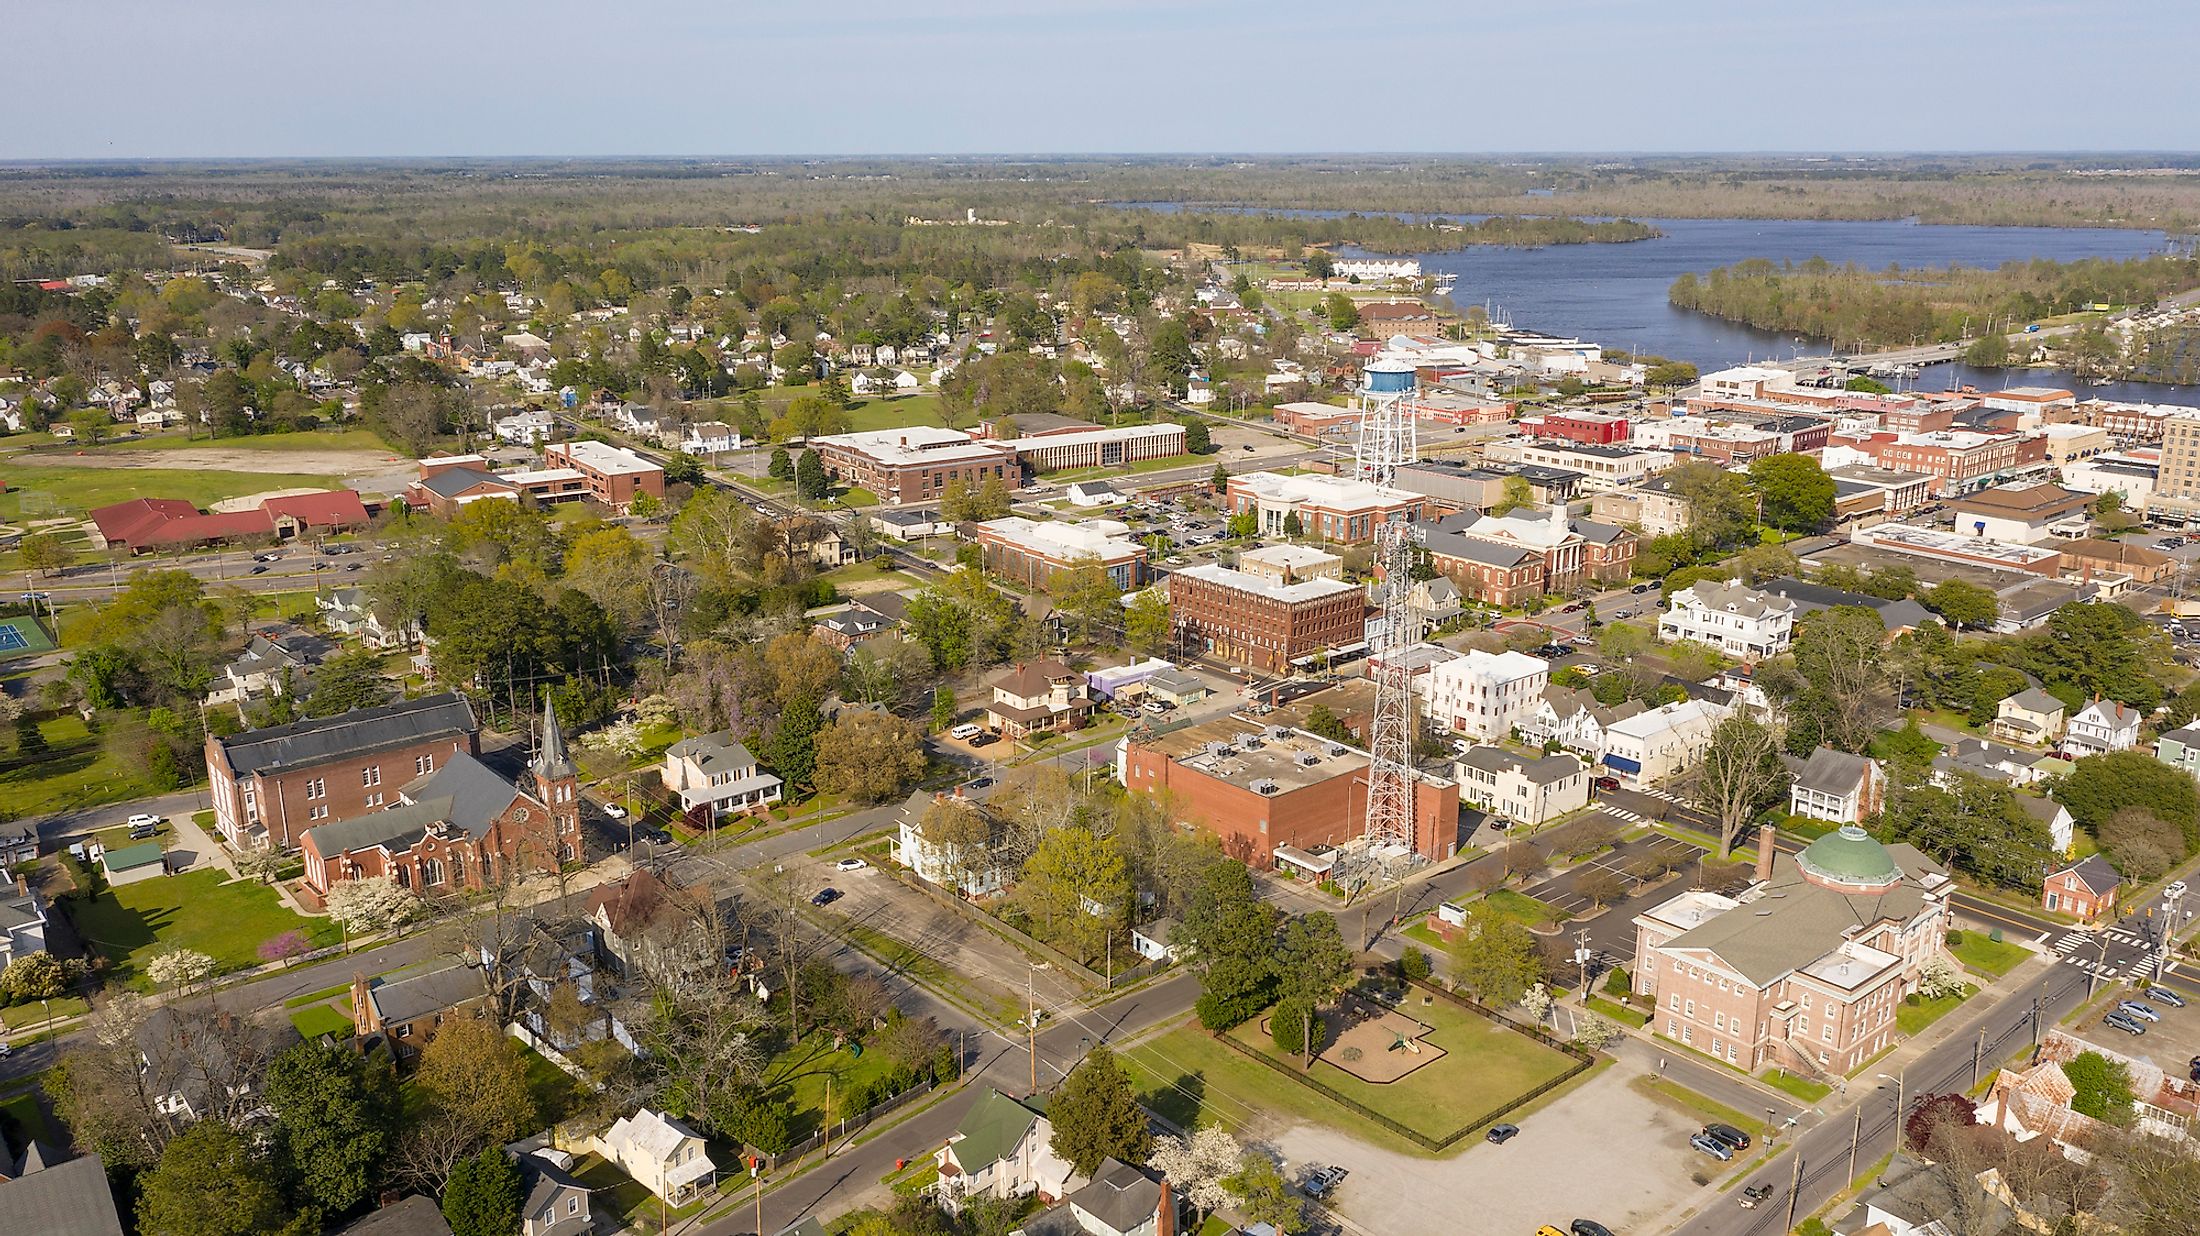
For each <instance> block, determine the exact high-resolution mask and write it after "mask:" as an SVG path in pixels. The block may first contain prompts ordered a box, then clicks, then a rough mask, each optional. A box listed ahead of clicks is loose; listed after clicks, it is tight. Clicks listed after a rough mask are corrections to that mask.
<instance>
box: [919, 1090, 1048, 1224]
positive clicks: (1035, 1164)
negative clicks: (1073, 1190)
mask: <svg viewBox="0 0 2200 1236" xmlns="http://www.w3.org/2000/svg"><path fill="white" fill-rule="evenodd" d="M1053 1139H1054V1126H1053V1124H1051V1123H1050V1122H1049V1121H1048V1120H1047V1118H1046V1116H1045V1115H1044V1114H1043V1113H1042V1112H1041V1111H1040V1110H1039V1109H1037V1108H1034V1107H1032V1106H1030V1105H1028V1104H1025V1103H1023V1102H1021V1101H1019V1100H1016V1099H1012V1098H1009V1097H1008V1096H1007V1095H1005V1094H1002V1093H1001V1092H1000V1091H998V1090H987V1091H986V1092H985V1094H984V1095H983V1096H981V1097H980V1098H979V1099H978V1101H977V1102H975V1103H973V1104H971V1105H970V1110H969V1111H968V1112H966V1113H964V1115H963V1118H962V1123H961V1124H959V1125H957V1126H956V1128H955V1131H954V1133H952V1134H951V1135H949V1137H948V1139H947V1141H946V1142H945V1143H944V1144H942V1145H941V1146H940V1148H939V1149H938V1150H935V1151H933V1152H932V1160H933V1163H934V1165H935V1166H936V1167H937V1168H938V1169H939V1181H938V1182H937V1183H936V1184H934V1185H933V1186H932V1190H933V1194H934V1196H935V1197H937V1198H938V1200H939V1202H940V1204H941V1205H942V1206H944V1207H946V1208H947V1209H948V1210H950V1211H953V1210H959V1209H960V1208H961V1205H962V1201H963V1199H964V1198H969V1197H995V1198H1011V1197H1026V1196H1029V1195H1031V1194H1037V1195H1039V1197H1040V1198H1041V1199H1043V1200H1046V1201H1053V1200H1055V1199H1058V1198H1060V1197H1061V1196H1063V1194H1065V1193H1067V1192H1068V1191H1069V1180H1070V1175H1071V1172H1070V1166H1069V1163H1068V1162H1067V1161H1066V1160H1064V1159H1063V1158H1062V1157H1061V1156H1060V1155H1057V1154H1055V1153H1054V1148H1053V1146H1052V1145H1051V1144H1050V1143H1051V1142H1052V1141H1053Z"/></svg>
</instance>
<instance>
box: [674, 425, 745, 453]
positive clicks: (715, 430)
mask: <svg viewBox="0 0 2200 1236" xmlns="http://www.w3.org/2000/svg"><path fill="white" fill-rule="evenodd" d="M740 449H741V431H739V430H737V429H735V428H734V427H733V426H731V425H728V424H727V423H725V422H724V421H698V422H696V423H695V424H692V425H689V426H688V427H687V428H685V429H683V430H681V431H680V452H681V453H682V454H685V455H701V456H705V457H708V456H711V455H717V454H720V453H722V452H725V451H738V450H740Z"/></svg>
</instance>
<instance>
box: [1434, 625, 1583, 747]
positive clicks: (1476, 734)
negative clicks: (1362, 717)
mask: <svg viewBox="0 0 2200 1236" xmlns="http://www.w3.org/2000/svg"><path fill="white" fill-rule="evenodd" d="M1550 681H1551V665H1550V662H1548V661H1544V660H1542V659H1540V658H1538V657H1531V656H1529V655H1528V654H1526V653H1524V652H1509V651H1508V652H1499V653H1489V652H1484V651H1482V650H1481V649H1479V648H1474V649H1469V650H1468V651H1467V652H1466V654H1465V655H1463V656H1458V657H1453V658H1451V659H1449V660H1446V661H1443V662H1440V663H1438V664H1436V665H1434V666H1433V667H1431V668H1430V669H1429V670H1428V672H1427V673H1425V674H1420V675H1417V676H1414V677H1413V679H1412V682H1413V686H1414V689H1415V690H1416V691H1417V692H1418V693H1419V694H1420V696H1421V697H1422V700H1423V701H1424V708H1425V715H1426V716H1427V718H1428V721H1429V724H1430V725H1433V726H1435V727H1437V728H1438V729H1441V730H1443V731H1444V732H1446V733H1450V734H1463V735H1466V736H1467V737H1470V738H1478V739H1483V740H1485V741H1492V740H1495V739H1499V738H1504V737H1507V736H1509V735H1510V734H1511V733H1512V731H1513V727H1515V726H1517V725H1519V724H1520V722H1521V721H1522V719H1524V718H1525V717H1527V716H1528V715H1529V714H1530V713H1532V712H1534V711H1535V710H1536V706H1537V705H1538V704H1539V703H1541V702H1542V695H1543V689H1544V688H1545V687H1546V686H1548V685H1549V684H1550Z"/></svg>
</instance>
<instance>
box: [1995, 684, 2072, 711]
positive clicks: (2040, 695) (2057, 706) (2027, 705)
mask: <svg viewBox="0 0 2200 1236" xmlns="http://www.w3.org/2000/svg"><path fill="white" fill-rule="evenodd" d="M2002 702H2003V703H2006V704H2011V705H2014V706H2015V707H2018V708H2022V709H2024V710H2025V711H2026V712H2037V713H2051V712H2061V711H2062V710H2063V703H2062V701H2061V700H2059V699H2056V698H2055V697H2054V696H2052V695H2049V694H2048V693H2047V692H2045V691H2042V690H2040V689H2039V688H2038V687H2032V688H2030V689H2028V690H2024V691H2019V692H2017V693H2016V694H2015V695H2012V696H2010V697H2009V698H2008V699H2006V700H2004V701H2002Z"/></svg>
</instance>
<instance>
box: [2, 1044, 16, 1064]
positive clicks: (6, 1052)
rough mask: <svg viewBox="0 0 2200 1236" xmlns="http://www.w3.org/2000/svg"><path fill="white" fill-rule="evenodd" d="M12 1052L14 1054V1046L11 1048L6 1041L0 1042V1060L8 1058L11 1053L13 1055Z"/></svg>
mask: <svg viewBox="0 0 2200 1236" xmlns="http://www.w3.org/2000/svg"><path fill="white" fill-rule="evenodd" d="M14 1054H15V1049H14V1048H12V1047H10V1046H8V1045H7V1044H6V1043H4V1042H0V1060H5V1059H7V1058H8V1057H9V1056H12V1055H14Z"/></svg>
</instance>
